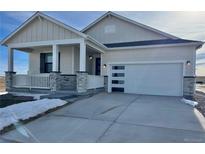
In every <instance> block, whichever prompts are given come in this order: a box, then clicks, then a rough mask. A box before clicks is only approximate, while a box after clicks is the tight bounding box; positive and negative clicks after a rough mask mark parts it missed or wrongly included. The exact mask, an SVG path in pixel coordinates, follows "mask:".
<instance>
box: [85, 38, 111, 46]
mask: <svg viewBox="0 0 205 154" xmlns="http://www.w3.org/2000/svg"><path fill="white" fill-rule="evenodd" d="M87 40H89V41H90V42H92V43H94V44H96V45H98V46H100V47H101V48H103V49H108V48H107V47H106V46H105V45H104V44H102V43H100V42H98V41H97V40H96V39H94V38H93V37H91V36H89V35H88V36H87Z"/></svg>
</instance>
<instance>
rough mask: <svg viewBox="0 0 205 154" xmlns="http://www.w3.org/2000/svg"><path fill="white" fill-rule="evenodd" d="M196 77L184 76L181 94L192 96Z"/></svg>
mask: <svg viewBox="0 0 205 154" xmlns="http://www.w3.org/2000/svg"><path fill="white" fill-rule="evenodd" d="M195 83H196V78H195V77H194V76H184V82H183V95H184V97H193V96H194V93H195Z"/></svg>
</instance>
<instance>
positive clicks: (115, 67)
mask: <svg viewBox="0 0 205 154" xmlns="http://www.w3.org/2000/svg"><path fill="white" fill-rule="evenodd" d="M112 69H113V70H124V69H125V66H113V67H112Z"/></svg>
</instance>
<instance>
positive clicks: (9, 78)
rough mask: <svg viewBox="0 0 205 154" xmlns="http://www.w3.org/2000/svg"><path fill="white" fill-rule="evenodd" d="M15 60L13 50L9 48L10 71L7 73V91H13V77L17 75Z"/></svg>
mask: <svg viewBox="0 0 205 154" xmlns="http://www.w3.org/2000/svg"><path fill="white" fill-rule="evenodd" d="M13 60H14V51H13V49H12V48H9V47H8V71H7V72H5V83H6V84H5V85H6V91H11V90H12V87H13V75H15V72H14V62H13Z"/></svg>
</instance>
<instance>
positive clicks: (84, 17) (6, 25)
mask: <svg viewBox="0 0 205 154" xmlns="http://www.w3.org/2000/svg"><path fill="white" fill-rule="evenodd" d="M34 13H35V12H0V40H2V39H3V38H4V37H6V36H7V35H8V34H9V33H11V32H12V31H13V30H15V29H16V28H17V27H18V26H19V25H21V24H22V23H23V22H24V21H25V20H26V19H28V18H29V17H30V16H31V15H32V14H34ZM44 13H45V14H47V15H49V16H51V17H54V18H56V19H58V20H60V21H62V22H64V23H66V24H68V25H70V26H72V27H74V28H76V29H78V30H81V29H83V28H84V27H86V26H87V25H88V24H89V23H91V22H92V21H94V20H95V19H97V18H98V17H100V16H101V15H102V14H104V13H105V12H96V11H95V12H44ZM116 13H118V14H120V15H123V16H126V17H128V18H130V19H133V20H135V21H138V22H141V23H143V24H146V25H149V26H151V27H154V28H157V29H159V30H162V31H165V32H168V33H170V34H173V35H175V36H178V37H181V38H185V39H193V40H201V41H205V20H204V19H205V12H130V11H128V12H116ZM197 64H198V65H204V67H205V47H203V48H202V49H200V50H199V51H197ZM6 70H7V49H6V47H3V46H0V75H2V74H4V71H6ZM14 70H15V71H16V72H18V73H26V72H27V70H28V55H27V54H25V53H23V52H19V51H16V52H15V55H14Z"/></svg>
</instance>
